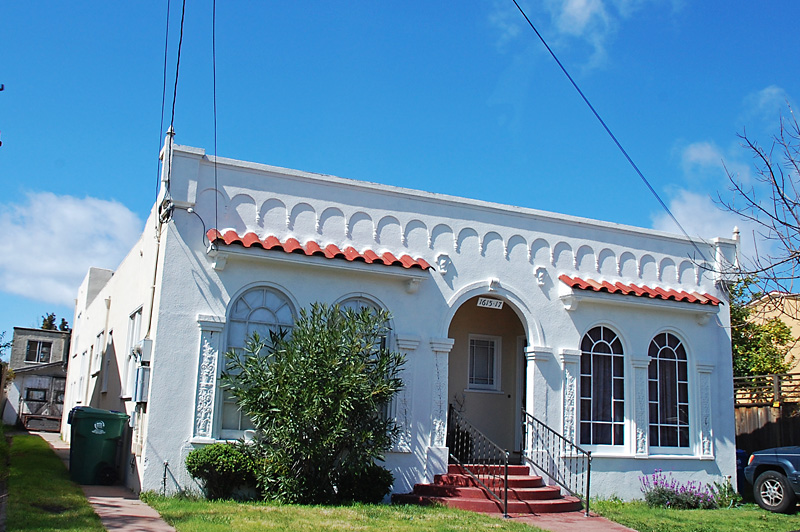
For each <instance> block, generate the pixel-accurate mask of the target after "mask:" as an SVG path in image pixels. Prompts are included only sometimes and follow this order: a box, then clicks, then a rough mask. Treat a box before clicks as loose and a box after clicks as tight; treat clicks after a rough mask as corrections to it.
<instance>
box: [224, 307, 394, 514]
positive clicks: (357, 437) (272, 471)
mask: <svg viewBox="0 0 800 532" xmlns="http://www.w3.org/2000/svg"><path fill="white" fill-rule="evenodd" d="M388 322H389V315H388V314H387V313H386V312H383V311H381V312H377V311H374V310H372V309H369V308H365V309H362V310H361V311H355V310H352V309H344V310H340V309H339V307H338V306H336V305H334V306H327V305H324V304H314V305H312V306H311V308H310V309H309V310H306V309H304V310H302V311H301V313H300V318H299V319H298V320H297V322H296V323H295V326H294V328H293V329H292V331H291V335H289V334H287V333H286V332H285V331H280V332H271V333H270V338H269V339H268V340H267V339H262V338H261V337H259V336H258V335H257V334H254V335H253V336H252V337H251V338H250V339H249V340H248V342H247V345H246V347H245V349H244V350H243V351H242V352H236V351H230V352H228V353H226V360H227V365H226V370H225V372H223V376H222V379H221V381H222V383H223V386H224V387H225V388H226V389H227V390H228V391H229V392H230V393H231V394H232V395H233V396H234V397H235V398H236V400H237V403H238V404H239V406H240V407H241V408H242V411H243V413H245V414H246V415H247V416H248V417H249V418H250V420H251V421H252V422H253V424H254V425H255V427H256V429H257V436H256V442H255V445H256V446H257V448H258V449H259V450H260V452H261V453H262V456H263V467H262V468H259V470H258V472H257V480H258V485H259V488H260V489H261V491H262V493H264V495H265V497H267V498H270V499H275V500H279V501H283V502H296V503H306V504H320V503H340V502H347V501H377V500H381V499H382V498H383V497H384V496H385V495H386V494H387V493H388V492H389V489H390V486H391V484H392V481H393V479H392V476H391V473H389V472H388V471H386V470H385V469H384V468H382V467H380V466H379V465H377V464H376V462H379V461H382V460H383V455H384V453H385V452H386V451H388V450H389V448H390V446H391V443H392V438H393V437H394V436H395V435H396V433H397V427H396V426H395V423H394V421H393V420H391V419H387V417H386V416H384V415H381V412H382V411H385V410H386V407H387V406H388V405H389V402H390V401H391V399H392V397H393V396H394V395H395V393H397V391H398V390H400V388H401V387H402V381H401V380H400V378H399V371H400V368H401V366H402V364H403V363H404V359H403V356H402V355H400V354H399V353H393V352H390V351H389V350H387V349H386V347H385V344H386V342H385V339H386V337H387V335H388V333H389V328H388Z"/></svg>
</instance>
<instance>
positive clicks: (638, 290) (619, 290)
mask: <svg viewBox="0 0 800 532" xmlns="http://www.w3.org/2000/svg"><path fill="white" fill-rule="evenodd" d="M558 278H559V280H561V281H562V282H563V283H565V284H566V285H567V286H569V287H571V288H578V289H580V290H592V291H594V292H608V293H609V294H623V295H631V296H639V297H649V298H652V299H666V300H672V301H685V302H686V303H698V304H700V305H714V306H716V305H719V303H720V301H719V299H717V298H716V297H714V296H712V295H710V294H699V293H697V292H684V291H683V290H681V291H680V292H679V291H677V290H664V289H663V288H650V287H649V286H637V285H635V284H624V283H619V282H618V283H614V284H611V283H609V282H608V281H603V282H602V283H600V282H597V281H593V280H591V279H581V278H580V277H570V276H569V275H564V274H562V275H559V276H558Z"/></svg>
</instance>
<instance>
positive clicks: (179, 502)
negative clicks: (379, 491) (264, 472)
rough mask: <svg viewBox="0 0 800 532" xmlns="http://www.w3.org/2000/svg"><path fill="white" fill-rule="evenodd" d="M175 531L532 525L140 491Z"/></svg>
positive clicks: (433, 511) (457, 514)
mask: <svg viewBox="0 0 800 532" xmlns="http://www.w3.org/2000/svg"><path fill="white" fill-rule="evenodd" d="M143 499H144V500H145V501H146V502H147V503H148V504H149V505H150V506H152V507H153V508H155V509H156V510H158V513H160V514H161V516H162V517H163V518H164V520H165V521H167V522H168V523H169V524H170V525H172V526H174V527H175V528H176V529H178V532H233V531H237V532H238V531H242V532H249V531H253V532H255V531H270V532H271V531H286V532H289V531H314V530H359V531H364V532H369V531H375V532H389V531H392V532H395V531H398V532H406V531H407V532H412V531H432V532H433V531H436V532H446V531H447V532H450V531H452V532H457V531H458V532H460V531H463V532H473V531H481V530H491V531H509V532H514V531H517V532H534V531H536V530H539V529H538V528H534V527H530V526H526V525H524V524H521V523H511V522H507V521H503V520H502V519H500V518H497V517H490V516H486V515H480V514H475V513H471V512H462V511H458V510H453V509H449V508H431V507H427V508H423V507H419V506H387V505H380V504H378V505H366V504H357V505H353V506H303V505H280V504H272V503H237V502H232V501H215V502H209V501H202V500H200V501H197V500H187V499H180V498H175V497H167V498H165V497H160V496H156V495H153V494H146V495H145V496H144V497H143Z"/></svg>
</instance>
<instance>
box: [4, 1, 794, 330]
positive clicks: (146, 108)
mask: <svg viewBox="0 0 800 532" xmlns="http://www.w3.org/2000/svg"><path fill="white" fill-rule="evenodd" d="M521 4H522V5H523V7H524V8H525V9H526V11H527V13H528V16H529V17H530V18H531V19H532V21H533V22H534V24H536V25H537V28H538V29H539V31H540V32H541V33H542V34H543V35H544V37H545V38H546V39H547V40H548V42H549V44H550V46H551V47H552V48H553V49H554V50H555V52H556V54H558V56H559V58H560V59H561V61H562V63H563V64H564V65H565V66H566V68H567V69H568V70H569V71H570V73H571V74H572V76H573V77H574V78H575V80H576V81H577V83H578V84H579V85H580V87H581V88H582V90H583V91H584V93H585V94H586V95H587V96H588V97H589V98H590V100H591V101H592V103H593V105H594V106H595V108H596V109H597V110H598V111H599V112H600V114H601V115H602V116H603V118H604V119H605V121H606V122H607V123H608V125H609V126H610V127H611V129H612V130H613V131H614V132H615V134H616V135H617V137H618V138H619V139H620V141H621V142H622V144H623V145H624V146H625V148H626V149H627V151H628V152H629V154H630V155H631V156H632V158H633V159H634V160H635V161H636V163H637V164H638V165H639V167H640V168H641V170H642V171H643V172H644V174H645V175H646V176H647V178H648V179H649V180H650V182H651V183H652V185H653V187H654V188H655V189H656V190H657V191H658V192H659V194H660V195H661V196H662V197H663V199H664V201H665V202H666V203H667V204H669V205H670V207H671V209H672V210H673V212H674V213H675V215H676V216H677V217H678V219H679V220H680V221H681V223H682V224H683V225H684V226H685V228H686V229H687V231H688V232H689V233H690V234H692V235H699V236H703V237H714V236H724V237H729V236H730V234H731V231H732V228H733V226H734V225H737V224H738V225H740V226H741V227H742V233H743V235H742V236H743V240H744V241H745V242H744V245H745V247H747V246H750V245H751V244H748V241H749V240H752V238H750V236H749V235H750V234H751V233H748V231H751V230H750V229H749V228H748V226H747V225H746V224H744V223H742V222H740V221H738V220H737V219H736V218H735V217H732V216H731V215H730V214H726V213H723V212H721V211H719V210H718V209H717V208H716V207H715V206H714V204H713V203H712V201H711V199H710V198H711V197H715V196H716V194H717V193H718V192H719V193H720V194H722V195H723V196H727V195H728V194H729V193H728V192H727V189H726V178H725V173H724V171H723V168H722V162H723V161H724V162H725V164H726V165H727V167H728V168H729V169H731V170H732V171H734V172H736V173H737V174H738V175H739V176H740V177H741V178H742V179H744V180H745V181H747V180H749V179H752V168H751V164H752V159H751V157H750V154H749V153H747V152H746V151H745V150H743V149H742V148H741V147H740V146H739V140H738V139H737V137H736V135H737V133H742V132H743V131H744V130H745V128H746V131H747V133H748V135H752V136H754V137H756V138H758V139H760V140H761V141H762V142H767V141H768V140H769V136H770V135H771V134H774V133H775V132H777V128H778V119H779V116H780V114H781V113H782V112H783V113H785V112H786V102H787V101H788V102H790V103H793V102H796V101H797V100H796V98H798V92H800V69H798V68H797V63H796V61H797V60H796V57H797V54H798V52H800V35H799V34H798V32H797V31H796V22H797V20H800V3H799V2H796V1H795V0H773V1H770V2H730V1H725V2H723V1H721V0H709V1H704V2H688V1H682V0H664V1H662V0H541V1H536V2H534V1H523V2H521ZM166 6H167V3H166V0H162V1H159V2H147V1H142V2H126V3H117V2H80V3H74V2H69V3H67V2H35V3H30V2H3V3H2V4H0V36H1V37H0V39H1V40H0V42H2V53H0V83H3V84H4V85H5V90H4V91H2V92H0V140H2V143H3V144H2V147H0V185H2V191H3V193H2V195H0V232H2V234H3V235H4V236H5V239H4V242H5V250H4V251H3V253H2V254H0V303H2V304H0V331H8V333H7V334H8V336H7V338H8V337H9V336H10V335H11V330H12V328H13V327H14V326H25V327H30V326H38V325H39V322H40V316H42V315H43V314H44V313H46V312H56V313H57V314H58V316H59V317H61V316H64V317H66V318H67V319H68V320H69V321H70V322H72V314H73V309H72V299H73V298H74V297H75V293H76V291H77V287H78V285H79V284H80V282H81V280H82V278H83V276H84V275H85V272H86V270H87V268H88V267H89V266H92V265H94V266H99V267H106V268H115V267H116V265H117V264H118V263H119V261H120V260H121V259H122V258H123V256H124V254H125V253H126V252H127V250H128V249H129V248H130V246H131V245H132V243H133V241H134V240H135V239H136V238H137V236H138V234H139V233H140V232H141V229H142V226H143V223H144V219H145V217H146V215H147V213H148V212H149V209H150V207H151V205H152V203H153V201H154V199H155V193H156V191H155V187H156V183H157V175H158V174H157V171H158V162H157V155H158V149H159V147H160V145H161V142H162V139H161V138H160V137H159V131H160V128H161V123H160V122H161V97H162V87H163V69H164V44H165V29H166V25H165V22H166ZM180 7H181V4H180V2H178V1H177V0H173V1H172V5H171V14H170V16H171V19H170V27H169V48H168V75H167V77H168V80H167V110H166V121H167V122H168V121H169V115H170V108H171V102H172V87H173V82H174V73H175V61H176V53H177V43H178V28H179V22H180ZM216 52H217V53H216V57H217V62H216V65H217V124H218V127H217V138H218V143H217V144H218V149H217V152H218V153H219V155H221V156H224V157H232V158H237V159H244V160H248V161H255V162H261V163H266V164H273V165H277V166H285V167H289V168H297V169H301V170H307V171H312V172H321V173H327V174H334V175H339V176H342V177H348V178H354V179H362V180H368V181H375V182H379V183H386V184H391V185H398V186H404V187H411V188H417V189H422V190H428V191H433V192H442V193H447V194H454V195H461V196H466V197H470V198H478V199H483V200H488V201H495V202H500V203H506V204H512V205H520V206H524V207H532V208H537V209H543V210H549V211H555V212H560V213H567V214H573V215H579V216H586V217H589V218H596V219H601V220H607V221H612V222H618V223H623V224H630V225H636V226H642V227H656V228H660V229H666V230H670V231H677V229H676V228H675V227H674V226H671V225H670V223H669V222H668V220H666V217H665V214H664V212H663V211H662V210H661V209H660V207H659V205H658V203H657V202H656V200H655V199H654V198H653V197H652V196H651V195H650V193H649V192H648V191H647V189H646V188H645V186H644V185H643V184H642V183H641V181H640V180H639V178H638V176H637V175H636V174H635V173H634V172H633V170H632V169H631V168H630V167H629V166H628V163H627V162H626V161H625V159H624V158H623V156H622V155H621V154H620V153H619V151H617V149H616V148H615V146H614V145H613V143H612V141H611V139H610V138H609V137H608V136H607V135H606V134H605V132H604V131H603V130H602V127H601V126H600V124H599V123H598V122H597V121H596V120H595V119H594V117H593V116H592V115H591V112H590V111H589V109H588V108H587V107H586V106H585V104H584V103H583V102H582V101H581V100H580V97H579V96H578V94H577V93H576V92H575V91H574V89H573V88H572V87H571V85H570V84H569V82H568V80H567V79H566V78H565V77H564V75H563V74H562V73H561V71H560V70H559V69H558V66H557V65H556V64H555V62H554V61H553V60H552V58H551V57H550V56H549V55H548V54H547V52H546V50H545V49H544V47H543V46H542V44H541V43H540V42H539V41H538V39H537V38H536V36H535V34H534V33H533V32H532V31H531V30H530V29H529V28H528V27H527V25H526V23H525V21H524V19H523V18H522V16H521V15H520V14H519V13H518V12H517V11H516V8H515V6H514V4H513V2H511V0H508V1H493V0H485V1H483V0H482V1H475V2H420V1H408V2H349V3H338V2H337V3H334V2H303V1H298V2H283V3H278V2H236V1H229V2H219V5H218V6H217V50H216ZM212 105H213V100H212V62H211V1H210V0H190V1H187V12H186V19H185V25H184V39H183V48H182V55H181V68H180V76H179V83H178V91H177V102H176V107H175V122H174V123H175V129H176V133H177V135H176V142H178V143H180V144H187V145H192V146H198V147H202V148H205V149H206V152H207V153H213V151H214V144H213V139H214V136H213V133H214V130H213V114H212V109H213V108H212ZM795 108H797V107H796V106H795Z"/></svg>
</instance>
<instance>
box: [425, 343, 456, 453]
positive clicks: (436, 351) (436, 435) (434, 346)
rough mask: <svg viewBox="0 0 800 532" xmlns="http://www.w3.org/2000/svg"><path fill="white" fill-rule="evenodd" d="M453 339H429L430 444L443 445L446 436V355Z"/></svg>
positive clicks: (434, 445)
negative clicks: (432, 365) (431, 428)
mask: <svg viewBox="0 0 800 532" xmlns="http://www.w3.org/2000/svg"><path fill="white" fill-rule="evenodd" d="M454 343H455V341H454V340H453V339H452V338H434V339H432V340H431V351H433V363H434V371H435V375H434V379H433V395H432V397H433V408H432V411H431V417H432V420H433V430H432V433H431V446H433V447H444V446H445V441H446V436H447V378H448V356H449V355H450V350H451V349H453V344H454Z"/></svg>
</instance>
